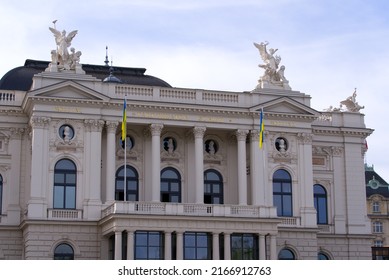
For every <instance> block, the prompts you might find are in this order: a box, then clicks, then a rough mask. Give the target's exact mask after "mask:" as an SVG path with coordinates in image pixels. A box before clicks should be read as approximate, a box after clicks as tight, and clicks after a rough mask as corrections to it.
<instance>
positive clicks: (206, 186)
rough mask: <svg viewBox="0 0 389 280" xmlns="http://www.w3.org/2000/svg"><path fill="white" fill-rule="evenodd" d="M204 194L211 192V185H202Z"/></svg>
mask: <svg viewBox="0 0 389 280" xmlns="http://www.w3.org/2000/svg"><path fill="white" fill-rule="evenodd" d="M204 192H206V193H210V192H211V184H204Z"/></svg>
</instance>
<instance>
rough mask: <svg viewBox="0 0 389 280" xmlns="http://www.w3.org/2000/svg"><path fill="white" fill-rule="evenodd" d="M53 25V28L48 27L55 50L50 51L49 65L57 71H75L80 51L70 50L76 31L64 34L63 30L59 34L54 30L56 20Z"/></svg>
mask: <svg viewBox="0 0 389 280" xmlns="http://www.w3.org/2000/svg"><path fill="white" fill-rule="evenodd" d="M53 23H54V28H53V27H49V29H50V31H51V32H52V33H53V34H54V38H55V43H56V44H57V49H56V50H52V51H51V65H52V66H56V67H57V69H58V70H75V69H76V66H78V65H79V62H80V56H81V54H82V53H81V52H80V51H77V52H76V50H75V49H74V48H70V46H71V42H72V40H73V38H74V37H75V36H76V35H77V30H74V31H72V32H69V33H68V34H66V31H65V30H63V31H62V32H60V31H58V30H57V29H56V28H55V23H56V20H55V21H53ZM69 48H70V52H69Z"/></svg>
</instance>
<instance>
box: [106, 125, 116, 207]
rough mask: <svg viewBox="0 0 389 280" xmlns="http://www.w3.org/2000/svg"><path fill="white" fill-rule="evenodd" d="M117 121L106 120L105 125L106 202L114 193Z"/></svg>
mask: <svg viewBox="0 0 389 280" xmlns="http://www.w3.org/2000/svg"><path fill="white" fill-rule="evenodd" d="M118 124H119V123H118V122H112V121H106V122H105V125H106V127H107V148H106V149H107V163H106V179H105V197H106V201H105V203H106V204H110V203H111V202H113V201H114V199H115V198H114V194H115V147H116V143H115V142H116V141H115V140H116V139H115V138H116V136H115V134H116V128H117V126H118Z"/></svg>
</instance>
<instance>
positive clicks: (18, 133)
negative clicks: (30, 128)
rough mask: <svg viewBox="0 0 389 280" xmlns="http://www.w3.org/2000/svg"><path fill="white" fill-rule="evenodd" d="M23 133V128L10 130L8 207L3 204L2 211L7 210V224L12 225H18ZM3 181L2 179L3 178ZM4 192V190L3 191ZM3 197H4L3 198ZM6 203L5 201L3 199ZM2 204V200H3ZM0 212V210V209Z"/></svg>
mask: <svg viewBox="0 0 389 280" xmlns="http://www.w3.org/2000/svg"><path fill="white" fill-rule="evenodd" d="M24 132H25V129H24V128H11V141H10V148H9V150H10V154H11V169H10V173H11V176H10V178H9V179H10V180H9V186H12V187H11V188H9V199H8V206H6V205H4V204H3V209H5V208H4V207H6V209H7V218H8V222H9V223H12V224H16V225H19V224H20V205H19V199H20V189H21V188H20V177H21V173H20V166H21V150H22V136H23V134H24ZM3 180H4V178H3ZM3 192H4V189H3ZM3 197H4V196H3ZM5 201H7V199H5ZM3 202H4V198H3ZM0 204H1V202H0ZM0 210H1V209H0Z"/></svg>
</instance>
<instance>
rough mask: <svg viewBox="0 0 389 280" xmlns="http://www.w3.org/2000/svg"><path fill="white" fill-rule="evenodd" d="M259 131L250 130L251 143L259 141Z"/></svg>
mask: <svg viewBox="0 0 389 280" xmlns="http://www.w3.org/2000/svg"><path fill="white" fill-rule="evenodd" d="M259 133H260V132H259V130H258V129H252V130H250V140H251V141H259Z"/></svg>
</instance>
